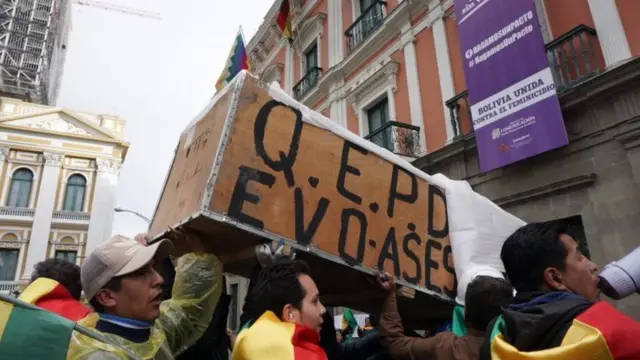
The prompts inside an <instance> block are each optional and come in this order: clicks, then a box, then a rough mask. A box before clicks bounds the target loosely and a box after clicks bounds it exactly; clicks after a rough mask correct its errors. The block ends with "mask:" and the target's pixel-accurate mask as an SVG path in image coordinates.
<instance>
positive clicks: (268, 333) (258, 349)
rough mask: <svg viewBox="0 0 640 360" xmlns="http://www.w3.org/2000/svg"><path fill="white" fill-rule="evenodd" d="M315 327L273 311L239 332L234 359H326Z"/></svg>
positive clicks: (232, 358) (233, 354) (232, 359)
mask: <svg viewBox="0 0 640 360" xmlns="http://www.w3.org/2000/svg"><path fill="white" fill-rule="evenodd" d="M319 341H320V336H319V335H318V332H317V331H316V330H315V329H310V328H308V327H306V326H302V325H298V324H292V323H288V322H283V321H280V319H278V317H277V316H276V315H275V314H274V313H273V312H271V311H267V312H265V313H264V314H263V315H262V316H260V318H258V320H256V322H254V323H253V324H252V325H251V326H250V327H248V328H246V329H244V330H242V331H240V334H238V337H237V338H236V342H235V345H234V346H233V353H232V354H231V360H255V359H260V360H327V355H326V354H325V352H324V350H323V349H322V348H321V347H320V345H318V342H319Z"/></svg>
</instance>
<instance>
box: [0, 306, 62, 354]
mask: <svg viewBox="0 0 640 360" xmlns="http://www.w3.org/2000/svg"><path fill="white" fill-rule="evenodd" d="M73 329H74V323H73V322H72V321H69V320H67V319H65V318H63V317H61V316H58V315H56V314H54V313H51V312H48V311H46V310H42V309H39V308H37V307H35V306H30V305H28V304H26V303H24V302H21V301H18V300H16V299H13V298H10V297H8V296H7V295H4V294H0V358H2V359H20V360H31V359H33V360H35V359H47V360H64V359H66V357H67V350H68V348H69V341H70V339H71V333H72V332H73Z"/></svg>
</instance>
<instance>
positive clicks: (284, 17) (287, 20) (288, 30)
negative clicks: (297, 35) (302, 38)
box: [276, 0, 295, 42]
mask: <svg viewBox="0 0 640 360" xmlns="http://www.w3.org/2000/svg"><path fill="white" fill-rule="evenodd" d="M294 16H295V11H294V9H293V8H292V7H291V3H290V0H282V3H281V4H280V10H279V11H278V17H277V18H276V23H277V24H278V27H279V28H280V31H282V36H283V37H284V38H285V39H287V40H289V42H291V41H293V38H294V32H295V29H294V27H293V26H294V25H293V19H294Z"/></svg>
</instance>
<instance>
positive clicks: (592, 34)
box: [545, 25, 603, 93]
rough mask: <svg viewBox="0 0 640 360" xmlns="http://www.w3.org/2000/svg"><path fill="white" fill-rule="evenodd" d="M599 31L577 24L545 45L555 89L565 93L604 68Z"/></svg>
mask: <svg viewBox="0 0 640 360" xmlns="http://www.w3.org/2000/svg"><path fill="white" fill-rule="evenodd" d="M599 46H600V45H599V44H598V36H597V34H596V30H595V29H592V28H590V27H588V26H585V25H578V26H576V27H575V28H573V29H571V30H569V31H568V32H566V33H565V34H563V35H561V36H560V37H558V38H557V39H555V40H553V41H551V42H549V43H548V44H547V45H545V48H546V49H547V55H548V58H549V64H550V65H551V70H552V71H553V77H554V81H555V83H556V90H557V91H558V93H562V92H564V91H567V90H569V89H571V88H572V87H574V86H576V85H578V84H580V83H581V82H583V81H585V80H587V79H589V78H590V77H592V76H594V75H597V74H598V73H600V71H601V70H602V68H603V66H601V64H602V62H601V61H600V60H599V58H598V51H597V50H598V49H599Z"/></svg>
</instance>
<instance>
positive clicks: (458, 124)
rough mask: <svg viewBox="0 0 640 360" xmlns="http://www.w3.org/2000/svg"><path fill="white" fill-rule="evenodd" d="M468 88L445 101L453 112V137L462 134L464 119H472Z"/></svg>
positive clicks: (451, 112) (450, 111)
mask: <svg viewBox="0 0 640 360" xmlns="http://www.w3.org/2000/svg"><path fill="white" fill-rule="evenodd" d="M467 95H468V93H467V90H465V91H463V92H461V93H459V94H458V95H456V96H454V97H452V98H451V99H449V100H447V101H446V102H445V105H446V106H447V107H448V108H449V114H451V127H452V128H453V137H454V138H457V137H458V136H461V135H463V134H462V121H463V119H468V120H469V121H470V120H471V108H470V107H469V101H468V96H467Z"/></svg>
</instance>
